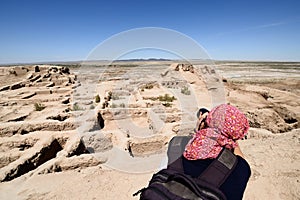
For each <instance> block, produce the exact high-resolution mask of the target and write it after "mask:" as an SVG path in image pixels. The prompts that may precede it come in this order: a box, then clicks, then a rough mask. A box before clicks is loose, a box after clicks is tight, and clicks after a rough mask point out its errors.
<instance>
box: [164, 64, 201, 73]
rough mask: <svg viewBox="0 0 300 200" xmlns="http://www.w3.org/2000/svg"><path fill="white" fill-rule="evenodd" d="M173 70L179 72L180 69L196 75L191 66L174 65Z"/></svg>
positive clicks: (172, 65)
mask: <svg viewBox="0 0 300 200" xmlns="http://www.w3.org/2000/svg"><path fill="white" fill-rule="evenodd" d="M170 67H171V68H173V69H174V70H175V71H179V70H180V68H181V69H182V71H184V72H186V71H189V72H191V73H194V72H195V70H194V66H193V65H191V64H184V63H173V64H171V66H170Z"/></svg>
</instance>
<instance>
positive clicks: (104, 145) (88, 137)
mask: <svg viewBox="0 0 300 200" xmlns="http://www.w3.org/2000/svg"><path fill="white" fill-rule="evenodd" d="M82 141H83V143H84V146H86V149H87V150H88V151H89V152H90V153H99V152H105V151H108V150H110V149H112V147H113V143H112V134H107V135H104V134H102V133H99V132H95V133H86V134H85V135H84V136H83V137H82Z"/></svg>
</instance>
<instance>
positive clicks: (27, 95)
mask: <svg viewBox="0 0 300 200" xmlns="http://www.w3.org/2000/svg"><path fill="white" fill-rule="evenodd" d="M35 95H36V92H31V93H29V94H25V95H24V96H22V97H21V99H30V98H31V97H33V96H35Z"/></svg>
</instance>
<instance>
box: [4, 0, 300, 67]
mask: <svg viewBox="0 0 300 200" xmlns="http://www.w3.org/2000/svg"><path fill="white" fill-rule="evenodd" d="M0 25H1V29H0V63H16V62H41V61H74V60H82V59H85V58H86V56H87V55H88V54H89V52H90V51H91V50H92V49H93V48H94V47H96V46H97V45H98V44H99V43H101V42H103V41H104V40H106V39H107V38H109V37H111V36H112V35H114V34H117V33H120V32H122V31H126V30H129V29H133V28H142V27H162V28H168V29H173V30H176V31H178V32H181V33H183V34H185V35H187V36H189V37H191V38H193V39H194V40H195V41H197V42H198V43H199V44H200V45H202V46H203V47H204V48H205V49H206V51H207V52H208V54H209V55H210V56H211V58H212V59H217V60H268V61H269V60H274V61H300V1H299V0H295V1H293V0H281V1H277V0H270V1H264V0H249V1H244V0H236V1H231V0H219V1H217V0H188V1H183V0H182V1H177V0H172V1H166V0H151V1H150V0H148V1H143V0H128V1H125V0H123V1H121V0H120V1H115V0H109V1H91V0H86V1H84V0H81V1H76V0H69V1H68V0H49V1H47V0H38V1H34V0H19V1H16V0H0ZM175 42H176V41H175Z"/></svg>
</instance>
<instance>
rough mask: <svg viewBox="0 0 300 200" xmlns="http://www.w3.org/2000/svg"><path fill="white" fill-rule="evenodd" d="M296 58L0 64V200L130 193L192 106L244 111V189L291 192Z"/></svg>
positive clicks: (191, 115) (291, 195) (297, 148)
mask: <svg viewBox="0 0 300 200" xmlns="http://www.w3.org/2000/svg"><path fill="white" fill-rule="evenodd" d="M299 97H300V63H295V62H237V61H235V62H233V61H215V62H208V63H203V62H196V61H194V62H191V63H187V62H183V61H182V62H181V61H168V60H165V61H160V60H156V61H153V60H152V61H151V60H148V61H118V62H113V63H110V64H103V63H92V62H88V63H81V64H74V63H61V64H34V65H14V66H1V67H0V149H1V151H0V154H1V156H0V161H1V162H0V181H1V182H0V199H105V200H106V199H108V200H109V199H112V200H113V199H138V197H133V196H132V194H133V193H135V192H136V191H138V190H139V189H141V188H143V187H145V186H147V184H148V181H149V180H150V178H151V176H152V174H153V173H154V172H156V171H157V170H159V169H160V168H161V167H162V166H163V164H162V163H163V160H164V158H165V154H166V148H167V145H168V141H169V140H170V139H171V138H172V137H173V136H175V135H192V134H193V132H194V131H193V129H194V127H195V124H196V120H197V118H196V112H197V110H198V109H199V108H200V107H205V108H208V109H211V108H212V107H213V106H215V105H218V104H220V103H230V104H231V105H234V106H237V107H238V108H239V109H240V110H242V111H243V112H244V113H245V114H246V116H247V117H248V119H249V123H250V127H251V128H250V130H249V133H248V136H247V139H244V140H242V141H240V142H239V144H240V146H241V149H242V151H243V153H244V154H245V158H246V160H247V161H248V162H249V164H250V166H251V170H252V174H251V178H250V180H249V183H248V185H247V188H246V191H245V193H244V199H246V200H250V199H251V200H253V199H299V198H300V129H299V128H300V126H299V120H300V115H299V113H300V102H299Z"/></svg>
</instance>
